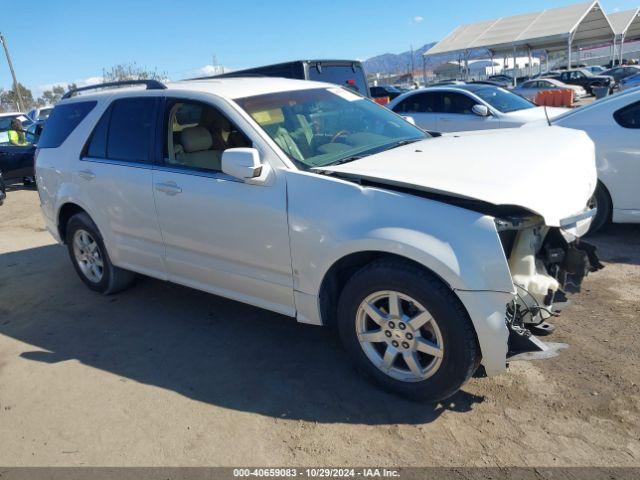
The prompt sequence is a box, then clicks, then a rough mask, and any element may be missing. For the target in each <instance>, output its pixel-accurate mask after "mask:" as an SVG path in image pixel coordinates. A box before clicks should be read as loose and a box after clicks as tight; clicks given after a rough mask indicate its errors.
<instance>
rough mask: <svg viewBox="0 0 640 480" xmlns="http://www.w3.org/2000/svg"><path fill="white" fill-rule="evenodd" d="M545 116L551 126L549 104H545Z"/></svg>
mask: <svg viewBox="0 0 640 480" xmlns="http://www.w3.org/2000/svg"><path fill="white" fill-rule="evenodd" d="M544 116H545V117H547V123H548V124H549V126H550V127H551V126H552V125H551V119H550V118H549V112H548V111H547V106H546V105H545V106H544Z"/></svg>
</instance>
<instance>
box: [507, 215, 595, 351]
mask: <svg viewBox="0 0 640 480" xmlns="http://www.w3.org/2000/svg"><path fill="white" fill-rule="evenodd" d="M593 215H595V211H594V210H585V211H584V212H581V213H580V214H579V215H576V216H575V217H572V218H569V219H565V220H563V221H562V223H561V225H560V227H548V226H546V225H545V224H544V221H543V220H542V218H540V217H537V216H535V215H525V216H515V217H502V218H496V227H497V229H498V233H499V235H500V240H501V242H502V246H503V249H504V252H505V255H506V257H507V261H508V264H509V269H510V271H511V276H512V279H513V284H514V286H515V289H516V292H515V295H514V299H513V301H512V302H511V303H510V304H509V305H507V313H506V323H507V326H508V328H509V332H510V334H509V353H508V357H507V360H517V359H534V358H546V357H549V356H553V355H554V354H555V352H556V351H557V350H558V349H559V348H561V347H562V344H549V343H544V342H541V341H540V340H539V339H538V338H536V335H549V334H550V333H552V332H553V330H554V328H555V327H554V326H553V324H551V323H550V322H549V320H550V319H552V318H553V317H557V316H558V315H559V314H560V312H561V311H562V309H563V308H564V307H566V305H567V304H568V298H567V294H569V293H577V292H579V291H580V287H581V285H582V282H583V280H584V278H585V277H586V276H587V275H588V274H589V273H590V272H595V271H597V270H600V269H601V268H603V265H602V264H601V263H600V261H599V259H598V255H597V253H596V248H595V247H594V246H593V245H591V244H589V243H587V242H584V241H582V240H581V238H580V237H581V236H582V235H583V234H584V233H586V231H587V230H588V228H589V225H590V224H591V220H592V218H593Z"/></svg>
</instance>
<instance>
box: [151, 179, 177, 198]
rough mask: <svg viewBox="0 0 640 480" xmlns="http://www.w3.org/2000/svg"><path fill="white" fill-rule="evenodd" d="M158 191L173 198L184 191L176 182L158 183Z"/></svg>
mask: <svg viewBox="0 0 640 480" xmlns="http://www.w3.org/2000/svg"><path fill="white" fill-rule="evenodd" d="M156 190H157V191H159V192H162V193H166V194H167V195H171V196H173V195H177V194H179V193H182V189H181V188H180V187H179V186H178V185H176V182H163V183H156Z"/></svg>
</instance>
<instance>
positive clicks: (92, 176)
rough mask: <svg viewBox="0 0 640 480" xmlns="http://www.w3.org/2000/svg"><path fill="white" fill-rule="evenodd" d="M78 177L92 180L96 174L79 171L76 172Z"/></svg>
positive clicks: (89, 171)
mask: <svg viewBox="0 0 640 480" xmlns="http://www.w3.org/2000/svg"><path fill="white" fill-rule="evenodd" d="M78 175H80V176H81V177H82V178H84V179H85V180H93V179H94V178H96V174H95V173H93V172H92V171H91V170H80V171H79V172H78Z"/></svg>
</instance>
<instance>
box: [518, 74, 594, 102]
mask: <svg viewBox="0 0 640 480" xmlns="http://www.w3.org/2000/svg"><path fill="white" fill-rule="evenodd" d="M550 90H573V101H574V102H575V101H576V100H579V99H581V98H583V97H586V96H587V91H586V90H585V89H584V88H582V87H581V86H579V85H568V84H566V83H564V82H561V81H560V80H556V79H554V78H537V79H534V80H528V81H526V82H523V83H521V84H520V85H518V86H517V87H516V88H514V89H512V90H511V91H512V92H513V93H517V94H518V95H520V96H521V97H524V98H526V99H527V100H530V101H531V102H534V103H535V101H536V97H537V96H538V93H540V92H546V91H550Z"/></svg>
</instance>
